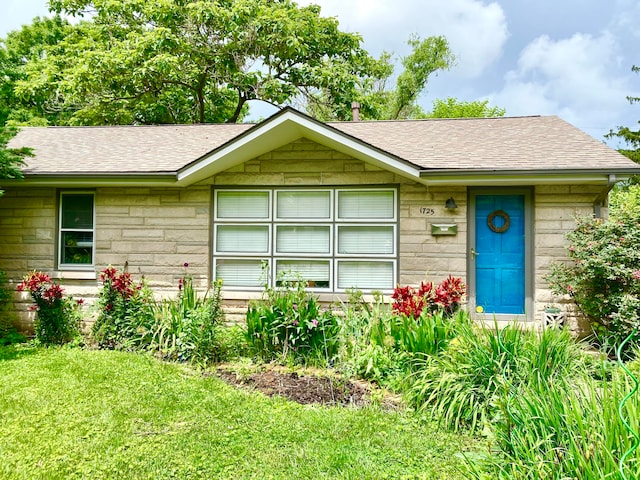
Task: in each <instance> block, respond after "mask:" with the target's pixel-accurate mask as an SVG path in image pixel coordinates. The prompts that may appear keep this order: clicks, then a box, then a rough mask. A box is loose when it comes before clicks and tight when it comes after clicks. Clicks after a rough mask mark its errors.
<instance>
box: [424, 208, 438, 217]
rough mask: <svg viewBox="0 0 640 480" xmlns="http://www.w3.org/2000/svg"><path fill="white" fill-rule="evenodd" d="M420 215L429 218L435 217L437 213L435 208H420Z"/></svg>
mask: <svg viewBox="0 0 640 480" xmlns="http://www.w3.org/2000/svg"><path fill="white" fill-rule="evenodd" d="M420 213H421V214H422V215H426V216H428V217H430V216H432V215H435V214H436V211H435V210H434V209H433V208H428V207H420Z"/></svg>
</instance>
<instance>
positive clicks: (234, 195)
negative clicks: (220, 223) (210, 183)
mask: <svg viewBox="0 0 640 480" xmlns="http://www.w3.org/2000/svg"><path fill="white" fill-rule="evenodd" d="M216 200H217V201H216V216H217V218H227V219H234V220H237V219H268V218H269V192H264V191H242V192H239V191H228V192H227V191H219V192H218V195H217V197H216Z"/></svg>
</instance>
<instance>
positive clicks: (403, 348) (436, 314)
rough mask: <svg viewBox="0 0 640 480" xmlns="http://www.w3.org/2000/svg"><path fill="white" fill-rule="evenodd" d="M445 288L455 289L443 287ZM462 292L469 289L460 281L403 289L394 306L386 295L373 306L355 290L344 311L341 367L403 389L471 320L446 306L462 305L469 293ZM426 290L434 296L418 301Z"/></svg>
mask: <svg viewBox="0 0 640 480" xmlns="http://www.w3.org/2000/svg"><path fill="white" fill-rule="evenodd" d="M442 285H444V286H445V287H447V285H449V286H450V287H451V288H440V287H441V286H442ZM460 288H462V289H463V288H464V286H463V285H462V284H461V283H460V282H456V281H451V280H449V281H447V282H443V284H441V285H440V286H438V287H435V286H434V285H433V284H422V286H421V287H420V288H418V289H413V288H412V287H399V286H398V287H397V288H396V290H395V293H394V295H393V298H394V303H393V305H389V304H385V303H384V299H383V298H382V296H381V295H375V301H374V303H373V304H368V303H365V302H364V301H363V300H362V293H361V292H359V291H352V292H350V299H349V302H347V303H346V304H343V308H342V310H343V315H342V318H343V320H342V328H341V331H340V337H341V342H340V344H341V350H340V354H339V356H338V359H337V361H336V365H337V366H338V368H340V369H342V370H343V371H345V372H346V373H347V374H353V375H358V376H360V377H362V378H366V379H368V380H372V381H375V382H377V383H379V384H382V385H385V386H387V387H390V388H392V389H394V390H401V389H403V388H404V387H405V384H406V379H407V377H408V376H409V375H410V374H411V372H413V371H415V370H416V369H417V368H420V366H421V364H422V362H423V361H424V358H425V357H426V356H429V355H435V354H437V353H438V352H440V351H441V350H442V349H443V348H445V347H446V345H447V344H448V342H449V340H451V339H452V338H454V337H455V336H456V334H457V333H456V332H457V329H458V328H459V326H460V325H462V324H467V323H469V322H470V318H469V315H468V314H467V313H466V312H464V311H457V312H454V310H455V308H444V305H445V304H446V305H447V306H448V307H453V304H454V303H455V304H456V305H457V302H458V301H459V300H460V297H461V295H462V293H463V290H461V289H460ZM436 290H437V291H438V293H437V294H436ZM420 292H423V293H425V295H426V292H431V293H432V295H426V296H427V297H428V298H423V297H420V298H419V299H418V297H419V295H418V294H419V293H420ZM436 300H437V301H436ZM410 312H414V313H415V312H418V313H419V316H418V317H417V318H414V316H413V315H411V314H409V315H408V313H410Z"/></svg>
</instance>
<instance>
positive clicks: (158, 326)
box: [150, 274, 224, 366]
mask: <svg viewBox="0 0 640 480" xmlns="http://www.w3.org/2000/svg"><path fill="white" fill-rule="evenodd" d="M180 280H181V282H180V291H179V293H178V297H177V298H176V299H166V300H164V301H163V302H162V303H160V304H159V305H158V306H157V312H156V322H155V324H154V325H153V327H152V329H151V330H152V339H151V345H150V348H151V349H152V350H153V351H157V352H158V353H159V354H160V355H161V356H162V358H166V359H171V360H178V361H187V362H191V363H194V364H198V365H203V366H206V365H208V364H210V363H212V362H214V361H217V360H219V359H220V358H219V357H220V345H219V339H218V331H219V329H220V328H221V326H220V324H221V323H222V321H223V320H224V312H223V310H222V301H221V296H220V289H221V287H222V285H221V284H220V283H218V282H216V283H214V284H213V285H212V288H211V289H210V290H208V291H207V292H206V293H205V294H204V296H203V297H202V298H200V297H199V296H198V293H197V292H196V290H195V289H194V288H193V279H192V278H191V276H190V275H187V274H185V275H184V276H183V277H182V278H181V279H180Z"/></svg>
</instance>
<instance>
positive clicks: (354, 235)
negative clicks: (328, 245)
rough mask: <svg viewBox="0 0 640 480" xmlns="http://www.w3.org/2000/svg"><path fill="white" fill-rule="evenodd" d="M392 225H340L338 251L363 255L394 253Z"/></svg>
mask: <svg viewBox="0 0 640 480" xmlns="http://www.w3.org/2000/svg"><path fill="white" fill-rule="evenodd" d="M393 243H394V234H393V227H392V226H374V225H366V226H351V225H349V226H346V225H340V226H338V253H341V254H362V255H372V254H380V255H390V254H393V251H394V248H393Z"/></svg>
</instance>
